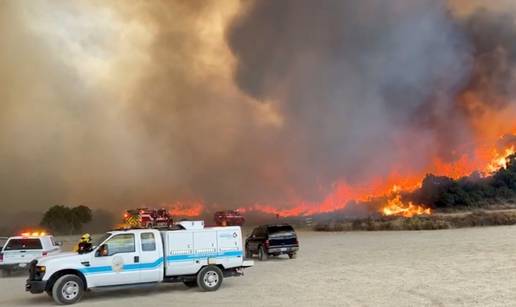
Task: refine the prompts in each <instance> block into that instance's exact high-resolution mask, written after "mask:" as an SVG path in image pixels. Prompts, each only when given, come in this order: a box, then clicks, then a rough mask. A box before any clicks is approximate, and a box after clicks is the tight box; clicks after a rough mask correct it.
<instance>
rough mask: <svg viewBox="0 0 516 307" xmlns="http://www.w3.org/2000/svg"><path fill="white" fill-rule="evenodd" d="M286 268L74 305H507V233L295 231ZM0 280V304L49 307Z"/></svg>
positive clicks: (273, 263)
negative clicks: (205, 286)
mask: <svg viewBox="0 0 516 307" xmlns="http://www.w3.org/2000/svg"><path fill="white" fill-rule="evenodd" d="M300 241H301V252H300V253H299V256H298V258H297V259H295V260H288V259H286V258H279V259H273V260H269V261H267V262H263V263H260V262H256V266H255V267H254V268H252V269H249V270H248V271H247V274H246V276H244V277H241V278H228V279H226V280H225V281H224V284H223V286H222V287H221V289H219V291H216V292H211V293H203V292H199V291H198V290H196V289H187V288H186V287H184V286H183V285H182V284H164V285H158V286H151V287H146V288H138V289H121V290H109V291H108V290H102V291H93V292H90V293H88V294H87V295H86V296H85V297H84V299H83V300H82V301H81V302H80V303H78V304H77V306H102V307H111V306H124V307H129V306H138V307H141V306H295V305H296V306H380V305H381V306H454V305H458V306H510V305H512V306H516V227H515V226H509V227H489V228H471V229H455V230H440V231H420V232H348V233H314V232H302V233H300ZM24 279H25V277H24V276H20V277H10V278H1V279H0V289H1V291H0V306H28V305H30V306H53V305H54V303H53V301H52V300H51V298H49V297H47V296H46V294H43V295H31V294H28V293H25V292H24Z"/></svg>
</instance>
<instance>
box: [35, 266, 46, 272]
mask: <svg viewBox="0 0 516 307" xmlns="http://www.w3.org/2000/svg"><path fill="white" fill-rule="evenodd" d="M46 271H47V267H46V266H44V265H38V266H37V267H36V272H39V273H45V272H46Z"/></svg>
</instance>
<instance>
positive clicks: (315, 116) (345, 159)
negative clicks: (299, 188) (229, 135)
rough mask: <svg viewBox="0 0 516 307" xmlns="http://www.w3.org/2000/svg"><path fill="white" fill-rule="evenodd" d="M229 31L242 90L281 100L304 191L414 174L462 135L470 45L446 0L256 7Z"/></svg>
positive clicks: (285, 145) (283, 3)
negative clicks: (459, 109)
mask: <svg viewBox="0 0 516 307" xmlns="http://www.w3.org/2000/svg"><path fill="white" fill-rule="evenodd" d="M227 36H228V41H229V44H230V46H231V48H232V50H233V52H234V54H235V56H236V57H237V59H238V67H237V71H236V75H235V81H236V82H237V84H238V85H239V86H240V87H241V88H242V89H243V90H244V91H246V92H247V93H249V94H250V95H252V96H254V97H256V98H257V99H259V100H265V101H267V100H272V101H277V104H278V105H279V108H280V110H281V114H283V116H284V117H285V123H286V125H285V129H284V130H283V131H282V134H283V137H282V139H284V140H285V142H284V143H283V144H282V147H283V150H285V151H286V152H290V153H292V160H291V161H290V162H292V163H290V165H289V167H290V168H291V169H292V172H293V174H294V176H293V177H295V178H296V179H295V180H301V181H302V182H301V183H302V184H303V185H304V186H305V187H306V188H308V187H310V186H314V185H315V183H316V180H321V181H322V182H323V183H328V182H332V181H334V180H337V179H339V178H344V179H346V180H347V181H351V182H353V181H356V180H358V181H362V180H364V179H369V178H370V177H371V176H382V175H385V174H386V173H387V172H389V171H391V170H392V167H393V166H394V165H395V166H396V167H401V169H403V167H404V166H406V167H407V168H410V169H414V168H416V169H417V168H421V167H424V166H425V165H426V163H427V162H428V160H429V157H431V156H433V155H435V151H438V152H439V153H441V155H446V154H449V152H451V150H452V148H453V147H452V146H450V144H451V143H454V144H456V143H457V142H461V143H462V142H463V140H464V138H465V137H467V131H465V127H464V126H465V125H464V121H463V120H462V119H461V117H460V116H455V115H454V114H455V113H456V112H455V111H454V108H455V107H454V102H453V99H454V95H455V94H456V92H457V90H458V89H459V88H460V87H461V85H462V84H463V83H464V82H465V80H466V76H467V75H468V73H469V70H470V65H469V62H468V60H469V59H468V54H469V46H468V42H467V41H466V40H465V37H464V36H463V34H462V33H461V31H460V29H459V28H458V26H457V25H456V24H455V23H454V21H453V20H452V19H451V18H450V16H449V14H448V12H447V8H446V6H445V3H444V2H442V1H433V0H430V1H399V0H397V1H388V2H386V1H381V0H367V1H309V0H308V1H297V0H293V1H256V2H254V3H253V5H251V6H250V7H249V9H248V10H247V11H246V12H245V13H244V14H242V15H241V16H240V18H238V19H237V20H236V21H235V22H234V23H233V25H232V26H231V28H230V29H229V31H228V35H227ZM444 130H446V131H444ZM444 136H445V138H443V137H444ZM414 152H418V155H416V156H414V154H413V153H414Z"/></svg>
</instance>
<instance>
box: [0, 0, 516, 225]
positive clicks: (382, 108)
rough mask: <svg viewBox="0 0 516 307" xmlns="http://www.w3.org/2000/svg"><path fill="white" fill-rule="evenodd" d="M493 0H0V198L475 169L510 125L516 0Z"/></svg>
mask: <svg viewBox="0 0 516 307" xmlns="http://www.w3.org/2000/svg"><path fill="white" fill-rule="evenodd" d="M486 4H487V1H473V2H464V1H459V0H455V1H448V2H446V1H444V0H443V1H435V0H418V1H409V0H393V1H389V2H386V1H381V0H364V1H331V0H326V1H309V0H296V1H294V0H283V1H247V2H240V1H236V0H235V1H232V0H228V1H152V2H148V1H131V3H128V2H127V3H126V2H119V1H77V2H69V1H52V2H46V1H23V0H22V1H14V0H12V1H10V0H8V1H2V2H0V45H1V46H2V48H0V82H1V84H2V86H1V88H0V195H1V197H0V204H1V206H2V208H4V209H5V210H6V211H8V212H12V213H13V214H15V213H16V212H20V211H21V209H22V208H23V210H25V211H26V210H29V211H30V210H34V211H42V210H44V209H45V208H47V207H49V206H51V205H54V204H73V205H88V206H91V207H93V208H104V209H111V210H113V211H117V210H121V209H122V208H128V207H137V206H143V205H147V206H167V205H171V204H177V203H178V202H179V203H182V204H185V205H184V206H186V207H188V204H198V203H199V202H201V203H203V204H205V205H206V206H208V208H207V210H210V209H217V208H238V207H246V206H259V205H260V204H268V206H270V207H271V208H289V207H290V206H292V205H295V204H296V203H299V202H303V203H309V204H318V203H319V202H321V201H322V200H323V199H325V198H326V197H327V195H328V194H331V193H332V192H333V191H334V190H335V189H336V186H338V185H339V184H340V183H346V184H349V185H350V186H351V187H352V188H356V189H362V188H363V187H364V186H367V185H369V184H370V183H371V182H377V181H378V180H380V181H381V180H382V178H387V177H390V176H392V174H397V176H400V177H403V176H419V175H422V174H423V175H424V173H425V172H428V171H434V170H435V163H436V161H439V162H440V163H444V164H447V163H451V164H453V163H455V162H457V161H462V160H461V159H467V160H468V161H473V162H472V164H473V165H474V166H476V165H477V164H475V163H474V162H475V161H477V160H478V159H480V158H481V157H480V158H479V148H484V147H485V146H487V147H489V146H494V145H495V144H498V143H500V142H499V140H498V138H499V137H500V136H503V135H508V136H506V137H505V138H504V140H511V138H512V137H511V135H512V134H515V133H516V127H515V126H514V125H515V124H514V120H513V119H514V115H516V106H515V102H514V101H515V100H514V94H515V90H516V88H515V85H516V83H515V81H516V79H515V70H514V69H515V67H516V66H515V62H516V43H515V42H516V39H515V38H516V26H515V22H514V18H515V14H514V12H516V7H514V5H512V4H511V2H510V1H509V2H507V3H502V2H500V3H499V4H497V5H496V6H493V7H488V6H487V5H486ZM504 142H506V141H504ZM480 160H481V159H480ZM366 190H367V189H366ZM340 205H342V204H340ZM10 216H11V217H12V215H10ZM10 219H11V220H13V218H10Z"/></svg>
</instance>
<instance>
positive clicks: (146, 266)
mask: <svg viewBox="0 0 516 307" xmlns="http://www.w3.org/2000/svg"><path fill="white" fill-rule="evenodd" d="M242 255H243V253H242V251H229V252H222V253H209V254H190V255H174V256H168V257H167V262H181V261H189V260H195V259H204V258H226V257H242ZM162 263H163V257H160V258H158V259H157V260H156V261H154V262H147V263H132V264H124V265H123V267H122V270H123V271H131V270H153V269H156V268H158V267H160V266H161V264H162ZM80 271H81V272H82V273H83V274H85V275H87V274H96V273H109V272H113V267H112V266H110V265H106V266H97V267H87V268H82V269H80Z"/></svg>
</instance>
